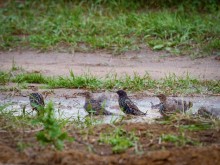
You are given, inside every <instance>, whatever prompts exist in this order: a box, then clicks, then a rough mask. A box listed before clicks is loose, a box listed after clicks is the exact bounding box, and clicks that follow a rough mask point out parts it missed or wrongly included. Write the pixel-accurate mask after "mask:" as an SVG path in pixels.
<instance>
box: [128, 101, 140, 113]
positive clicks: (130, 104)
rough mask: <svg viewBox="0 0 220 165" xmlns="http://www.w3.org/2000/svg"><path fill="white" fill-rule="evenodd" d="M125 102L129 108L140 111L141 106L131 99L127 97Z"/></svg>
mask: <svg viewBox="0 0 220 165" xmlns="http://www.w3.org/2000/svg"><path fill="white" fill-rule="evenodd" d="M125 103H126V105H127V106H128V108H130V109H133V110H136V111H139V108H138V107H137V106H136V105H135V104H134V103H133V102H132V101H131V100H130V99H125Z"/></svg>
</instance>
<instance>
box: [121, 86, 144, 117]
mask: <svg viewBox="0 0 220 165" xmlns="http://www.w3.org/2000/svg"><path fill="white" fill-rule="evenodd" d="M117 94H118V96H119V98H118V103H119V107H120V109H121V110H122V111H123V112H124V113H125V114H130V115H146V113H144V112H142V111H140V110H139V108H138V107H137V106H136V105H135V104H134V103H133V102H132V101H131V100H130V99H129V98H128V96H127V93H126V92H125V91H123V90H118V91H117Z"/></svg>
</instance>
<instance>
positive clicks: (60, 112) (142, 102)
mask: <svg viewBox="0 0 220 165" xmlns="http://www.w3.org/2000/svg"><path fill="white" fill-rule="evenodd" d="M0 99H1V100H0V104H1V105H3V104H9V106H8V107H7V109H8V110H10V111H12V110H13V111H14V112H13V114H14V115H22V109H23V108H24V107H25V111H26V113H30V114H33V115H35V114H36V112H32V110H31V107H30V104H29V100H28V97H22V96H15V97H10V98H5V96H4V95H2V94H0ZM184 99H185V100H189V99H190V100H191V101H192V102H193V107H192V109H191V110H190V111H188V112H187V113H197V110H198V108H199V107H201V106H211V107H213V108H220V97H214V96H213V97H208V96H206V97H192V98H189V97H184ZM50 100H51V101H53V103H54V106H55V114H56V116H57V117H58V118H65V119H70V120H80V121H81V122H83V121H84V120H85V119H86V116H87V115H88V113H87V112H86V111H85V110H84V108H83V105H84V102H85V100H84V98H83V97H80V96H79V97H76V98H69V99H66V98H64V97H54V98H53V97H51V98H47V99H46V100H45V102H46V103H47V102H49V101H50ZM132 100H133V101H134V102H135V103H136V105H137V106H138V107H139V109H140V110H141V111H143V112H146V111H147V115H146V116H137V117H132V118H129V119H127V118H126V119H125V120H123V121H126V122H148V123H151V122H153V121H154V119H156V118H160V117H161V115H160V114H159V112H158V110H157V109H151V104H150V102H153V103H154V104H157V103H158V102H159V100H158V99H157V98H154V97H145V98H141V99H132ZM106 110H108V111H110V112H112V113H114V114H116V115H114V116H93V119H94V121H95V122H96V123H97V124H99V123H113V122H116V121H120V120H121V118H122V117H123V116H125V115H124V114H123V112H122V111H120V110H119V107H118V100H117V97H111V98H110V99H109V100H108V101H107V102H106Z"/></svg>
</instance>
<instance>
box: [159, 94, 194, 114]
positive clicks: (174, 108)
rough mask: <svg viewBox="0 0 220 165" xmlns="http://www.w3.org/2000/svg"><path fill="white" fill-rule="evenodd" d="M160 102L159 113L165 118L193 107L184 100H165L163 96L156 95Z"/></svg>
mask: <svg viewBox="0 0 220 165" xmlns="http://www.w3.org/2000/svg"><path fill="white" fill-rule="evenodd" d="M156 97H158V98H159V100H160V104H161V105H160V107H159V111H160V113H161V115H163V116H167V115H169V114H172V113H175V112H178V111H181V112H186V111H187V110H188V109H190V108H191V107H192V106H193V103H192V102H191V101H189V102H186V101H185V100H176V99H170V98H167V97H166V96H165V95H164V94H159V95H156Z"/></svg>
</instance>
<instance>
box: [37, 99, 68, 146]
mask: <svg viewBox="0 0 220 165" xmlns="http://www.w3.org/2000/svg"><path fill="white" fill-rule="evenodd" d="M33 123H34V124H36V123H38V124H43V126H44V129H43V130H42V131H40V132H38V133H37V135H36V136H37V140H38V141H39V142H40V143H41V144H43V145H46V144H47V145H48V144H52V145H53V146H54V147H55V148H56V149H59V150H62V149H63V147H64V140H70V141H71V140H72V138H70V137H69V136H68V135H67V132H64V131H63V125H62V123H59V122H58V120H57V119H56V118H55V115H54V107H53V104H52V102H49V103H48V104H47V106H46V108H45V109H44V113H42V114H41V115H39V116H38V118H37V119H36V120H34V121H33Z"/></svg>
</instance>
